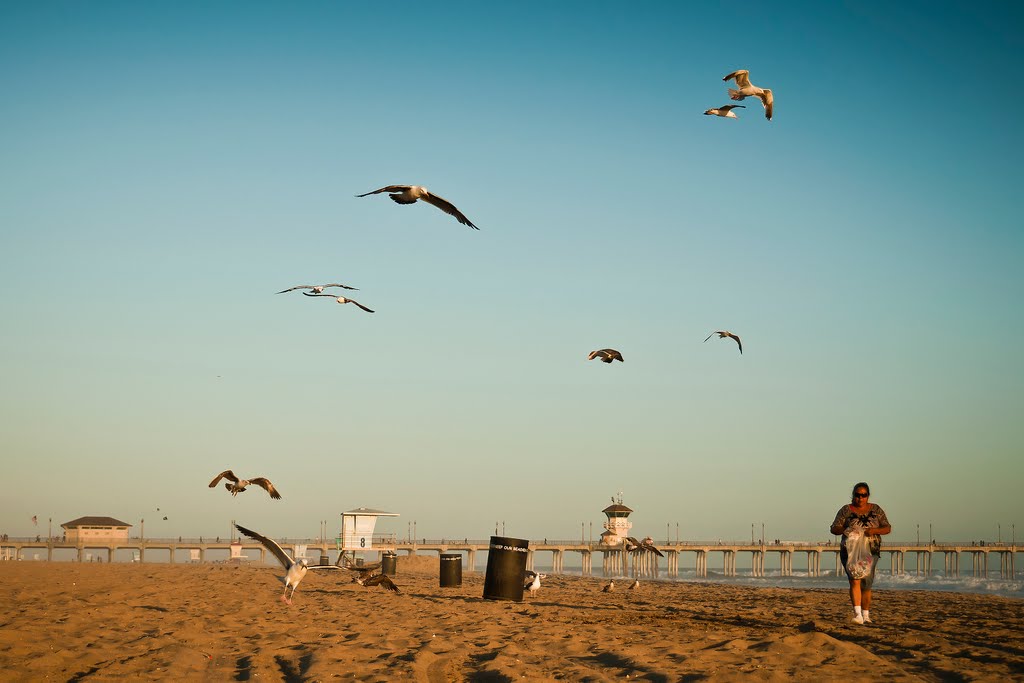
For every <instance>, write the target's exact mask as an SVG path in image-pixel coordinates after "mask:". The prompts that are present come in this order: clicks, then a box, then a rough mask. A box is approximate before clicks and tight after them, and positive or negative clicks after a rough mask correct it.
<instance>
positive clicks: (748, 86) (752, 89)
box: [722, 69, 774, 121]
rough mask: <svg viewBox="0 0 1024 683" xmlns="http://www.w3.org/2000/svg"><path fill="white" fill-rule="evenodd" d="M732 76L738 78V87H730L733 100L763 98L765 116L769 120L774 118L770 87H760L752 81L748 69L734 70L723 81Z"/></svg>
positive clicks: (730, 95)
mask: <svg viewBox="0 0 1024 683" xmlns="http://www.w3.org/2000/svg"><path fill="white" fill-rule="evenodd" d="M731 78H735V79H736V87H737V88H738V89H733V88H729V97H730V99H733V100H742V99H746V98H747V97H756V98H757V99H759V100H761V104H763V105H764V117H765V118H766V119H768V120H769V121H771V120H772V102H773V101H774V100H773V98H772V91H771V90H769V89H768V88H759V87H757V86H756V85H754V84H753V83H751V82H750V72H749V71H747V70H746V69H740V70H739V71H733V72H732V73H731V74H729V75H728V76H726V77H725V78H723V79H722V80H723V81H728V80H729V79H731Z"/></svg>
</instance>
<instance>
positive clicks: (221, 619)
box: [0, 558, 1024, 681]
mask: <svg viewBox="0 0 1024 683" xmlns="http://www.w3.org/2000/svg"><path fill="white" fill-rule="evenodd" d="M403 559H404V558H403ZM436 564H437V560H436V558H432V559H431V560H430V561H426V562H424V561H420V562H419V563H417V564H416V566H417V567H418V568H417V569H416V570H413V569H412V568H411V567H412V563H400V565H399V572H398V575H397V576H396V577H395V580H396V582H397V583H398V584H399V585H400V586H401V588H402V590H403V591H404V594H402V595H394V594H391V593H388V592H386V591H383V590H379V589H376V588H374V589H366V588H362V587H360V586H358V585H355V584H352V583H346V582H345V580H347V579H348V578H349V577H348V576H340V572H339V573H330V574H328V575H322V574H321V575H314V574H313V573H310V574H309V575H308V576H307V577H306V579H305V580H304V581H303V583H302V585H301V586H300V587H299V590H298V592H297V593H296V594H295V601H294V604H293V605H292V606H291V607H289V606H287V605H284V604H282V603H280V602H278V596H279V595H280V593H281V589H282V586H281V583H280V576H281V575H282V573H283V572H282V571H281V570H280V569H278V568H272V567H264V566H232V565H200V566H196V565H192V566H182V565H178V566H173V565H157V564H151V565H150V564H142V565H139V564H134V565H131V564H113V565H110V564H91V563H90V564H73V563H45V562H3V563H0V599H2V600H0V604H2V605H3V606H4V609H3V612H2V614H0V671H3V675H2V676H0V678H3V680H5V681H6V680H26V681H28V680H33V681H34V680H42V679H44V678H47V677H48V678H50V679H54V680H74V681H79V680H105V679H110V678H143V679H155V680H190V681H191V680H209V681H224V680H263V681H276V680H280V681H326V680H329V679H334V678H341V679H349V680H367V681H392V680H395V679H398V678H405V679H410V680H418V681H511V680H524V679H525V680H558V679H561V680H571V681H579V680H587V681H604V680H622V679H625V678H626V677H627V676H628V677H629V679H631V680H632V679H641V680H648V681H680V680H686V681H698V680H716V681H719V680H724V681H728V680H740V679H743V680H747V679H750V678H753V679H754V680H777V681H786V680H792V679H796V680H805V681H812V680H813V681H821V680H838V679H847V680H853V679H871V680H892V681H912V680H913V681H918V680H925V681H930V680H931V681H949V680H1006V679H1016V680H1024V602H1021V601H1018V600H1012V599H1008V598H998V597H991V596H980V595H966V594H956V593H937V592H924V591H920V592H914V591H897V592H889V591H876V596H875V598H876V604H875V606H874V609H872V615H873V617H874V618H875V620H876V622H877V623H876V624H874V625H872V626H857V625H854V624H852V623H850V622H849V621H848V619H849V616H850V615H849V609H848V607H847V598H846V595H845V591H839V590H792V589H780V588H749V587H741V586H729V585H721V584H718V585H716V584H699V583H668V582H666V583H656V582H653V581H648V582H645V583H644V585H643V586H641V588H640V590H638V591H625V590H623V591H617V592H613V593H601V592H600V587H601V585H603V583H604V581H603V580H601V579H599V578H596V577H595V578H580V577H558V576H552V577H549V578H548V579H547V580H546V581H545V582H544V586H543V587H542V589H541V591H540V592H539V594H538V595H537V596H536V597H535V598H532V599H531V598H529V597H527V598H526V599H525V600H524V601H523V602H521V603H514V602H496V601H486V600H483V599H482V597H481V596H482V593H483V574H482V573H473V574H470V573H466V574H465V575H464V578H463V585H462V586H461V587H459V588H445V589H442V588H439V587H438V579H437V572H436V569H433V570H431V567H436Z"/></svg>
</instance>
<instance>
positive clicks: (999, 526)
mask: <svg viewBox="0 0 1024 683" xmlns="http://www.w3.org/2000/svg"><path fill="white" fill-rule="evenodd" d="M996 541H997V542H998V543H1000V544H1002V542H1003V524H1002V522H996Z"/></svg>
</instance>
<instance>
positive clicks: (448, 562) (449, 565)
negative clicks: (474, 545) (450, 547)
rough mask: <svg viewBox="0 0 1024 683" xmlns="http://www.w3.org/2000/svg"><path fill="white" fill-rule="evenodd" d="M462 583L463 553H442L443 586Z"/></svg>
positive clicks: (453, 585) (450, 586) (449, 586)
mask: <svg viewBox="0 0 1024 683" xmlns="http://www.w3.org/2000/svg"><path fill="white" fill-rule="evenodd" d="M461 585H462V553H441V588H453V587H455V586H461Z"/></svg>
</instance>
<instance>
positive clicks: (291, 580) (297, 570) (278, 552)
mask: <svg viewBox="0 0 1024 683" xmlns="http://www.w3.org/2000/svg"><path fill="white" fill-rule="evenodd" d="M235 528H236V529H238V531H239V532H240V533H242V534H244V535H246V536H248V537H249V538H251V539H253V540H254V541H259V542H260V543H262V544H263V547H264V548H266V549H267V550H269V551H270V552H271V554H273V556H274V557H276V558H277V559H278V561H279V562H280V563H281V564H282V565H284V568H285V575H284V593H282V594H281V602H286V603H288V604H289V605H290V604H292V597H293V596H294V595H295V589H296V588H298V587H299V583H300V582H301V581H302V579H303V577H304V576H306V572H307V571H309V570H310V569H314V570H321V569H324V570H332V569H338V567H336V566H335V565H333V564H318V565H314V566H312V567H310V566H309V565H308V564H306V560H304V559H303V560H295V559H293V558H291V557H289V555H288V553H286V552H285V551H284V548H282V547H281V546H280V545H278V543H277V541H275V540H274V539H272V538H267V537H266V536H264V535H262V534H258V533H256V532H255V531H251V530H249V529H246V528H245V527H244V526H242V525H240V524H235ZM289 587H291V589H292V592H291V595H289V594H288V588H289Z"/></svg>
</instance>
